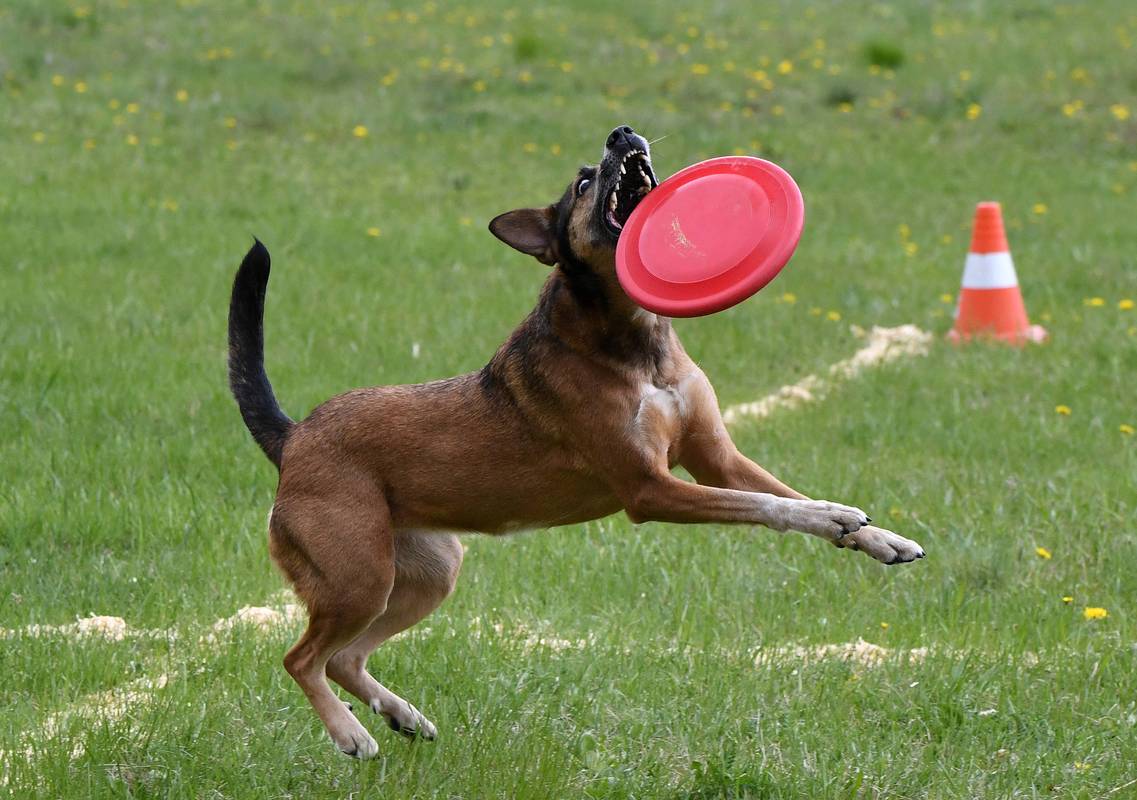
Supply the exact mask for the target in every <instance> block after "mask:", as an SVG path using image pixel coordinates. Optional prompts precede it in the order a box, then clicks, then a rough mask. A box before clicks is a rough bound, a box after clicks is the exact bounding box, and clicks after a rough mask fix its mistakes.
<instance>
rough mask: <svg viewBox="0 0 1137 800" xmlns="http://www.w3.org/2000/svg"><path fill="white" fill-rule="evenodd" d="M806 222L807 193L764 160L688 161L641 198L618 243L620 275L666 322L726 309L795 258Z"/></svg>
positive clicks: (633, 294) (629, 290)
mask: <svg viewBox="0 0 1137 800" xmlns="http://www.w3.org/2000/svg"><path fill="white" fill-rule="evenodd" d="M804 223H805V203H804V202H803V201H802V199H801V190H800V189H798V187H797V184H796V183H794V180H793V178H791V177H790V176H789V173H788V172H786V171H785V170H784V169H782V168H781V167H779V166H778V165H777V164H772V163H770V162H769V161H765V160H763V159H761V158H751V157H749V156H727V157H724V158H712V159H710V160H709V161H701V162H699V163H698V164H692V165H691V166H689V167H687V168H686V169H683V170H680V171H679V172H677V173H675V174H674V175H672V176H671V177H670V178H668V179H667V180H665V181H664V182H663V183H661V184H660V185H659V186H657V187H656V188H655V189H654V190H652V191H651V192H650V193H649V194H648V195H647V197H645V198H644V199H643V200H641V201H640V204H639V205H638V206H636V208H635V210H633V211H632V214H631V216H630V217H629V218H628V221H627V223H625V225H624V229H623V230H622V231H621V232H620V239H619V241H618V243H617V245H616V274H617V276H618V277H619V279H620V285H621V286H623V287H624V291H625V292H627V293H628V296H629V297H631V298H632V300H634V301H635V302H636V303H638V304H639V305H641V306H643V307H644V308H646V309H647V310H648V311H654V312H656V313H657V314H663V315H665V316H669V317H698V316H703V315H705V314H713V313H715V312H716V311H723V310H724V309H727V308H730V307H731V306H733V305H735V304H737V303H741V302H742V301H743V300H745V299H746V298H748V297H750V296H751V295H753V294H754V293H755V292H757V291H758V290H759V289H761V288H762V287H763V286H765V285H766V284H767V283H769V282H770V281H772V280H773V279H774V277H775V276H776V275H777V274H778V273H779V272H780V271H781V269H782V267H784V266H785V265H786V262H788V261H789V260H790V256H792V255H793V253H794V249H795V248H796V247H797V243H798V240H799V239H800V238H801V229H802V225H803V224H804Z"/></svg>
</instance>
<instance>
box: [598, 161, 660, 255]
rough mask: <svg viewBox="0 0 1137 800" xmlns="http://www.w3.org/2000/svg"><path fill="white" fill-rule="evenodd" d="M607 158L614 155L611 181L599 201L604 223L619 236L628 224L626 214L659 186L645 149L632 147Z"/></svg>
mask: <svg viewBox="0 0 1137 800" xmlns="http://www.w3.org/2000/svg"><path fill="white" fill-rule="evenodd" d="M610 157H612V158H613V162H612V164H613V166H612V168H611V170H612V176H613V180H612V181H611V183H610V184H609V186H608V191H607V193H606V195H605V196H604V198H603V200H602V202H603V203H604V209H603V211H604V226H605V228H607V230H608V232H609V233H610V234H612V235H613V236H615V237H617V238H618V237H619V236H620V231H622V230H623V229H624V226H625V225H626V224H627V223H628V217H630V216H631V215H632V212H633V211H634V210H635V208H636V206H637V205H639V203H640V201H641V200H643V199H644V197H646V196H647V193H648V192H650V191H651V190H652V189H654V188H655V187H656V186H658V185H659V181H658V180H656V177H655V173H654V172H653V171H652V169H651V159H650V158H649V156H648V154H647V151H646V150H640V149H639V148H635V147H633V148H632V149H630V150H628V152H626V153H624V154H623V156H619V157H615V156H610ZM616 158H618V160H615V159H616Z"/></svg>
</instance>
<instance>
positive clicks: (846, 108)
mask: <svg viewBox="0 0 1137 800" xmlns="http://www.w3.org/2000/svg"><path fill="white" fill-rule="evenodd" d="M837 110H838V111H840V112H841V113H842V114H849V113H851V112H852V110H853V104H852V103H850V102H848V101H846V102H844V103H840V104H839V105H838V106H837Z"/></svg>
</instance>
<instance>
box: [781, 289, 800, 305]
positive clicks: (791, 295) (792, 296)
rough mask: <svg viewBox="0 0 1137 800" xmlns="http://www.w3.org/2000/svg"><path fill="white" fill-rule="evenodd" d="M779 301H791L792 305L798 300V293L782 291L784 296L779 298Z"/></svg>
mask: <svg viewBox="0 0 1137 800" xmlns="http://www.w3.org/2000/svg"><path fill="white" fill-rule="evenodd" d="M778 302H779V303H789V304H790V305H791V306H792V305H793V304H794V303H796V302H797V295H796V294H794V293H793V292H782V296H781V297H779V298H778Z"/></svg>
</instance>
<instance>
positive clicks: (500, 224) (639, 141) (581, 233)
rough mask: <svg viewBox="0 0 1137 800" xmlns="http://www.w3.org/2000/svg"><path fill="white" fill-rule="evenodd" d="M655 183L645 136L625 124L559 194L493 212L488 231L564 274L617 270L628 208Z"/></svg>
mask: <svg viewBox="0 0 1137 800" xmlns="http://www.w3.org/2000/svg"><path fill="white" fill-rule="evenodd" d="M658 184H659V181H657V180H656V178H655V173H654V172H653V171H652V169H651V153H650V150H649V148H648V143H647V140H645V139H644V138H643V137H642V136H640V135H639V134H638V133H636V132H635V131H633V130H632V129H631V128H630V127H628V126H627V125H621V126H620V127H619V128H616V129H615V130H614V131H612V133H610V134H609V135H608V139H607V141H606V142H605V145H604V158H603V159H602V160H601V162H600V163H599V164H598V165H596V166H587V167H581V168H580V170H579V172H577V175H576V178H575V179H574V180H573V182H572V183H570V184H569V185H568V188H567V189H566V190H565V193H564V194H563V195H562V196H561V199H560V200H558V201H557V202H556V203H554V204H552V205H551V206H548V207H546V208H521V209H518V210H516V211H509V212H506V213H505V214H501V215H500V216H498V217H495V218H494V220H493V221H492V222H490V231H492V232H493V234H494V236H496V237H497V238H499V239H501V240H502V241H503V242H505V243H506V244H508V245H509V246H510V247H513V248H515V249H517V250H520V251H521V252H522V253H526V254H528V255H531V256H533V257H534V258H536V259H537V260H538V261H540V262H542V263H544V264H549V265H553V264H556V265H559V266H560V268H561V269H562V270H564V271H565V272H566V273H567V274H568V275H570V276H573V275H574V274H576V275H578V276H580V277H583V276H582V275H580V272H581V270H588V271H591V272H592V273H593V274H595V275H598V276H602V277H607V276H610V275H612V274H614V272H615V263H616V241H617V240H618V239H619V238H620V231H621V230H623V227H624V224H625V223H626V222H627V221H628V217H629V216H630V215H631V213H632V210H633V209H634V208H635V207H636V205H637V204H638V203H639V202H640V200H642V199H643V198H644V196H645V195H646V194H647V193H648V192H650V191H651V190H652V189H654V188H655V187H656V186H657V185H658Z"/></svg>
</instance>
